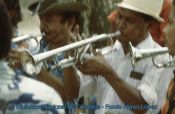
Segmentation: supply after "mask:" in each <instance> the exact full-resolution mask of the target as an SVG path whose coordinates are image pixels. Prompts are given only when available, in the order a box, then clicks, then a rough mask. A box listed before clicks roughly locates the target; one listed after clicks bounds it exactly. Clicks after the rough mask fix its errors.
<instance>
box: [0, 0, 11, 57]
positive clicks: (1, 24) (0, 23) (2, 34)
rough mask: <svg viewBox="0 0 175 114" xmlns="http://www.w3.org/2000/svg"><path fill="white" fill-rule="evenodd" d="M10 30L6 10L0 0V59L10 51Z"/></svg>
mask: <svg viewBox="0 0 175 114" xmlns="http://www.w3.org/2000/svg"><path fill="white" fill-rule="evenodd" d="M11 38H12V28H11V23H10V19H9V16H8V12H7V9H6V7H5V5H4V3H3V1H2V0H0V59H3V58H5V57H6V56H7V55H8V53H9V50H10V43H11Z"/></svg>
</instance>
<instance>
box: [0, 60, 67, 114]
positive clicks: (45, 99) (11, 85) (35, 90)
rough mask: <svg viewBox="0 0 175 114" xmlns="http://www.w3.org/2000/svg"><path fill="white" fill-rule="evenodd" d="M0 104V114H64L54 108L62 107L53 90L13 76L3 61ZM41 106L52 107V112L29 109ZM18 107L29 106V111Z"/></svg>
mask: <svg viewBox="0 0 175 114" xmlns="http://www.w3.org/2000/svg"><path fill="white" fill-rule="evenodd" d="M0 102H1V103H0V114H4V113H3V111H5V112H6V113H5V114H65V112H64V110H63V109H58V107H57V108H54V105H55V106H58V105H59V106H63V102H62V100H61V98H60V96H59V95H58V94H57V92H56V91H55V90H54V89H52V88H51V87H49V86H47V85H46V84H44V83H42V82H39V81H36V80H33V79H30V78H27V77H25V76H15V73H14V72H13V71H12V70H11V69H10V68H9V67H8V65H7V63H6V62H5V61H0ZM21 103H22V105H20V104H21ZM43 105H45V106H46V105H48V106H50V107H52V106H53V110H42V109H41V108H37V109H32V107H30V106H33V107H36V106H43ZM20 106H23V107H25V106H26V107H27V106H29V109H23V108H22V109H20Z"/></svg>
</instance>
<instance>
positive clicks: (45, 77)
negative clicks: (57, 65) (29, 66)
mask: <svg viewBox="0 0 175 114" xmlns="http://www.w3.org/2000/svg"><path fill="white" fill-rule="evenodd" d="M37 77H38V80H39V81H42V82H44V83H46V84H48V85H49V86H51V87H53V88H54V89H55V90H56V91H57V92H58V93H59V94H60V96H61V98H62V99H63V101H65V100H66V96H65V93H64V85H63V83H62V82H61V80H59V79H58V78H56V77H55V76H53V75H52V74H51V73H49V72H48V71H46V70H44V69H42V70H41V72H40V73H39V75H38V76H37Z"/></svg>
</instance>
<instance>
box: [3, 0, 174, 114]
mask: <svg viewBox="0 0 175 114" xmlns="http://www.w3.org/2000/svg"><path fill="white" fill-rule="evenodd" d="M99 2H100V1H99ZM28 10H29V11H30V12H32V13H33V14H37V15H38V16H39V20H40V30H41V33H44V35H43V37H42V39H41V40H40V50H39V52H37V53H44V52H48V51H52V50H54V49H57V48H61V47H63V46H67V45H69V44H72V43H75V42H78V41H82V40H83V38H82V37H81V33H80V31H81V32H83V30H80V28H82V27H80V25H81V24H80V22H81V19H82V18H81V16H82V13H83V12H86V11H88V5H86V4H83V3H81V2H78V1H76V0H39V1H36V2H34V3H32V4H31V5H29V6H28ZM109 13H110V12H109ZM104 19H105V17H104ZM174 19H175V0H122V1H121V2H120V3H117V6H116V8H115V10H114V11H113V12H112V13H111V14H110V15H109V16H108V20H109V21H110V23H111V31H112V32H114V31H119V32H120V36H119V37H116V38H114V39H113V42H114V43H113V46H111V47H109V48H110V49H113V48H115V50H112V51H110V52H108V53H106V54H102V53H101V52H97V51H94V50H93V49H92V50H93V51H92V52H91V53H89V51H90V49H89V50H88V51H87V53H86V55H87V56H86V57H85V58H84V59H83V60H82V59H80V58H79V56H78V54H79V53H80V54H81V51H82V53H84V52H83V51H84V50H85V49H86V47H85V48H84V47H80V48H79V50H78V52H77V49H70V50H68V51H66V52H62V53H58V54H55V55H54V56H51V57H49V58H47V60H43V61H42V62H43V65H42V66H41V70H40V71H39V73H36V74H35V75H32V76H30V77H29V75H28V74H26V72H25V71H24V69H23V67H24V66H23V65H22V63H21V61H22V60H21V59H22V55H23V51H21V49H25V50H27V49H29V47H31V46H32V45H31V44H30V41H29V40H27V41H22V42H20V43H17V44H14V43H13V42H11V40H12V39H13V38H14V37H17V36H20V35H21V34H19V33H20V32H19V31H18V23H19V22H20V21H22V15H21V8H20V4H19V0H0V39H1V41H0V78H1V79H0V114H31V113H34V114H35V113H36V114H82V113H86V114H174V113H175V70H174V68H175V59H174V56H175V37H174V34H175V21H174ZM101 21H102V20H101ZM94 37H95V36H94ZM110 40H111V39H110ZM108 44H109V43H108V42H107V46H108ZM129 44H132V45H133V46H134V47H136V48H137V49H138V50H139V49H145V50H156V49H159V50H161V49H163V48H162V46H166V47H167V53H166V54H161V55H159V56H156V61H158V62H160V63H162V62H164V63H165V64H167V66H171V67H161V68H157V67H156V66H155V64H154V63H153V61H152V60H153V59H152V56H151V57H147V58H143V59H140V60H139V61H137V62H136V63H135V65H134V66H133V64H132V62H131V58H132V55H131V54H130V53H131V50H130V45H129ZM14 45H16V46H14ZM29 45H30V46H29ZM80 50H81V51H80ZM29 51H30V49H29ZM31 53H32V51H31ZM32 54H33V55H34V53H32ZM70 57H75V59H76V60H74V64H72V65H70V66H69V67H65V68H63V69H60V68H59V67H56V68H54V69H52V66H54V65H55V64H56V65H58V64H59V63H60V61H62V60H64V59H67V58H70ZM170 58H171V61H170ZM29 67H30V66H29ZM86 95H89V96H91V100H90V101H89V102H85V101H86V97H85V96H86ZM86 103H89V104H86Z"/></svg>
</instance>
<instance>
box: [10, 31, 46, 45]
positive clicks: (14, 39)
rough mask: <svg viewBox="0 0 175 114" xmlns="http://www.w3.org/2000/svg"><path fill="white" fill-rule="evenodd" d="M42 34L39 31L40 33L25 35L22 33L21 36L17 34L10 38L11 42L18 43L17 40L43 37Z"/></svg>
mask: <svg viewBox="0 0 175 114" xmlns="http://www.w3.org/2000/svg"><path fill="white" fill-rule="evenodd" d="M43 36H44V33H40V34H36V35H33V34H26V35H22V36H19V37H15V38H13V39H12V43H19V42H22V41H25V40H29V39H32V38H34V39H36V38H37V37H43Z"/></svg>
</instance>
